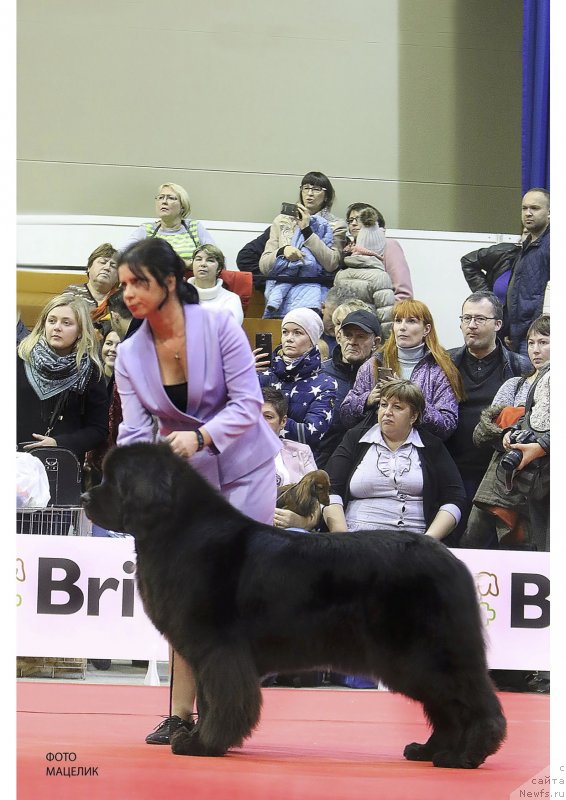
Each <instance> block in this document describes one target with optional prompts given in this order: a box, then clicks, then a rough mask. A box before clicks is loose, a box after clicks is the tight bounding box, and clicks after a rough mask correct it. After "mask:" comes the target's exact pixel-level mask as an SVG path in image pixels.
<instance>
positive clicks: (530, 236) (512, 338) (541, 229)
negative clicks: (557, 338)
mask: <svg viewBox="0 0 566 800" xmlns="http://www.w3.org/2000/svg"><path fill="white" fill-rule="evenodd" d="M521 222H522V224H523V229H524V230H526V232H527V236H526V238H525V240H524V241H523V244H522V250H521V254H520V255H519V258H518V259H517V261H516V263H515V268H514V270H513V275H512V277H511V280H510V282H509V287H508V289H507V310H508V314H509V341H508V342H507V344H508V346H509V347H510V348H511V349H512V350H514V351H515V352H516V353H521V354H522V355H524V356H526V355H527V331H528V330H529V327H530V325H531V323H532V322H534V320H535V319H536V318H537V317H538V316H540V315H541V314H542V308H543V302H544V292H545V289H546V284H547V283H548V281H549V280H550V193H549V192H547V190H546V189H529V191H528V192H527V193H526V194H525V196H524V197H523V203H522V206H521Z"/></svg>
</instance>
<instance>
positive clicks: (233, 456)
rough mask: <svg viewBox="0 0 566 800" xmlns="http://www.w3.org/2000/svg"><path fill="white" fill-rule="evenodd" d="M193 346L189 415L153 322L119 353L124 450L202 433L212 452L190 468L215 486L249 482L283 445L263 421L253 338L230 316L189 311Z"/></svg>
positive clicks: (199, 455) (189, 335)
mask: <svg viewBox="0 0 566 800" xmlns="http://www.w3.org/2000/svg"><path fill="white" fill-rule="evenodd" d="M183 308H184V313H185V331H186V339H187V343H188V347H187V367H188V398H187V409H186V411H185V412H182V411H180V410H179V409H178V408H176V406H174V405H173V403H172V402H171V401H170V400H169V398H168V397H167V394H166V393H165V390H164V388H163V384H162V380H161V375H160V372H159V363H158V360H157V354H156V351H155V345H154V343H153V337H152V335H151V329H150V327H149V324H148V323H147V321H144V322H143V324H142V325H141V326H140V328H139V330H137V331H136V333H135V334H134V335H133V336H132V337H130V338H128V339H125V340H124V341H123V342H122V344H121V345H120V347H119V349H118V355H117V358H116V364H115V367H114V375H115V380H116V385H117V388H118V392H119V394H120V400H121V403H122V415H123V420H122V422H121V424H120V427H119V430H118V439H117V444H118V445H125V444H131V443H132V442H144V441H152V440H153V438H154V424H153V419H152V417H156V418H157V422H158V426H159V435H160V436H161V437H164V436H167V434H169V433H171V432H172V431H191V430H195V429H196V428H198V427H200V426H201V425H204V427H206V430H207V431H208V433H209V434H210V436H211V438H212V442H213V445H214V447H212V448H208V447H205V448H204V450H201V452H200V453H195V455H194V456H192V457H191V464H192V465H193V466H194V467H195V469H197V470H198V471H199V472H200V473H201V475H203V476H204V477H205V478H206V479H207V480H208V481H210V483H212V484H213V485H214V486H217V487H219V488H222V487H223V486H224V485H226V484H229V483H232V482H233V481H235V480H237V479H239V478H241V477H242V476H244V475H248V474H249V473H250V472H252V471H253V470H254V469H256V468H257V467H259V466H260V465H261V464H264V463H265V462H266V461H268V460H269V459H271V458H273V457H274V456H275V454H276V453H277V452H278V451H279V449H280V447H281V444H280V441H279V439H278V437H277V436H276V435H275V433H273V431H272V430H271V429H270V428H269V426H268V425H267V423H266V422H265V420H264V419H263V416H262V414H261V406H262V403H263V398H262V394H261V390H260V387H259V382H258V379H257V373H256V369H255V360H254V357H253V354H252V351H251V348H250V345H249V343H248V340H247V337H246V335H245V333H244V331H243V330H242V328H241V326H240V325H238V324H237V322H236V321H235V320H234V317H233V316H232V314H231V313H230V312H229V311H224V310H218V309H217V310H216V311H209V310H208V309H205V308H203V307H202V306H200V305H197V304H195V305H184V306H183Z"/></svg>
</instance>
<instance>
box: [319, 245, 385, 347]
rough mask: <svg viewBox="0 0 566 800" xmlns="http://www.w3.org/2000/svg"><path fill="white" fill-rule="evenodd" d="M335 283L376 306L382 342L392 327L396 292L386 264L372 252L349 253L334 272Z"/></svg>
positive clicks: (353, 295)
mask: <svg viewBox="0 0 566 800" xmlns="http://www.w3.org/2000/svg"><path fill="white" fill-rule="evenodd" d="M334 285H335V286H343V287H344V288H346V289H347V290H348V291H349V292H350V293H351V295H352V297H357V298H359V299H360V300H363V301H364V302H366V303H372V304H373V305H374V306H375V309H376V314H377V317H378V319H379V322H380V323H381V329H382V337H381V338H382V341H385V340H386V339H387V337H388V336H389V334H390V333H391V328H392V327H393V306H394V304H395V294H394V293H393V284H392V282H391V278H390V277H389V275H388V274H387V272H386V269H385V266H384V264H383V262H382V261H380V259H379V258H377V257H376V256H374V255H359V254H356V255H350V256H346V257H345V258H344V267H343V268H342V269H340V270H338V272H337V273H336V277H335V278H334Z"/></svg>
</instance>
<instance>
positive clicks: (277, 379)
mask: <svg viewBox="0 0 566 800" xmlns="http://www.w3.org/2000/svg"><path fill="white" fill-rule="evenodd" d="M258 378H259V382H260V385H261V386H262V387H263V386H273V387H274V388H275V389H279V391H280V392H282V393H283V394H284V396H285V397H286V398H287V400H288V401H289V409H288V411H287V423H286V425H285V428H284V429H283V431H282V432H281V436H282V437H283V438H285V437H287V438H289V439H292V440H293V441H295V442H303V444H308V445H310V447H311V449H312V451H313V454H314V457H315V459H316V456H317V449H318V447H319V445H320V442H321V440H322V438H323V436H324V434H325V433H326V431H327V430H328V429H329V427H330V422H331V420H332V410H333V408H334V402H335V398H336V389H337V383H336V381H335V380H334V378H331V377H330V375H327V374H326V373H324V372H321V369H320V353H319V352H318V349H317V348H316V347H313V348H312V349H311V350H309V351H308V353H305V354H304V355H303V356H301V357H300V358H299V359H297V360H296V361H295V363H294V364H293V365H291V366H289V365H287V364H286V363H285V361H284V360H283V358H282V356H281V345H279V347H277V348H276V349H275V351H274V353H273V357H272V360H271V366H270V367H269V369H266V370H264V371H263V372H260V373H258Z"/></svg>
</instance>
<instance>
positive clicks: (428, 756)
mask: <svg viewBox="0 0 566 800" xmlns="http://www.w3.org/2000/svg"><path fill="white" fill-rule="evenodd" d="M403 755H404V756H405V758H406V759H407V760H408V761H432V755H433V754H432V753H431V752H430V749H429V748H428V746H427V745H426V744H418V743H417V742H411V744H408V745H407V746H406V747H405V749H404V750H403Z"/></svg>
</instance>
